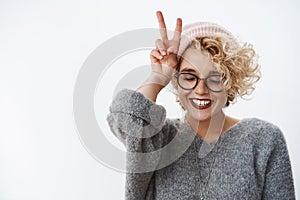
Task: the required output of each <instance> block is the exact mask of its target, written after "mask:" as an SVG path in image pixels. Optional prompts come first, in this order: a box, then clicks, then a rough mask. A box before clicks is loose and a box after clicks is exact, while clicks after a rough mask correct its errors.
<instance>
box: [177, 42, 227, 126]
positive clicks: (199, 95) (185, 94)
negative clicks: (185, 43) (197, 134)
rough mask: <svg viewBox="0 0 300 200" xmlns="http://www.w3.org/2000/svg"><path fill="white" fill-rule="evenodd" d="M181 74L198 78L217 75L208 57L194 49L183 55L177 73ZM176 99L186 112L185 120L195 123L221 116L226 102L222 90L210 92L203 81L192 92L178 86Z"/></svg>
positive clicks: (224, 93) (225, 95) (225, 96)
mask: <svg viewBox="0 0 300 200" xmlns="http://www.w3.org/2000/svg"><path fill="white" fill-rule="evenodd" d="M181 72H189V73H191V74H194V75H196V76H197V77H199V78H206V77H208V76H209V75H212V74H218V72H217V70H216V67H215V66H214V65H213V62H212V61H211V60H210V58H209V56H208V55H205V54H203V53H202V52H201V50H197V49H194V48H189V49H187V50H186V52H185V53H184V59H183V60H182V63H181V65H180V70H179V73H181ZM178 97H179V100H180V102H181V104H182V106H183V107H184V109H185V110H186V111H187V116H186V117H187V119H189V120H196V121H207V120H210V119H211V117H212V116H214V115H218V114H222V113H223V111H222V108H223V107H224V106H225V104H226V102H227V94H226V92H225V91H224V90H223V91H221V92H212V91H210V90H209V89H208V88H207V87H206V85H205V82H204V80H199V81H198V85H197V86H196V87H195V88H194V89H193V90H185V89H182V88H181V87H179V86H178Z"/></svg>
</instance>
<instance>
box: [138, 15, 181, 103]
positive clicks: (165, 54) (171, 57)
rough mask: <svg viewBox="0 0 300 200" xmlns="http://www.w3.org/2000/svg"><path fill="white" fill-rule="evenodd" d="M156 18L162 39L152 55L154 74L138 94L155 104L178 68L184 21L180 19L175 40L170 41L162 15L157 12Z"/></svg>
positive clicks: (156, 43)
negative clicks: (178, 54) (178, 53)
mask: <svg viewBox="0 0 300 200" xmlns="http://www.w3.org/2000/svg"><path fill="white" fill-rule="evenodd" d="M156 16H157V19H158V24H159V28H160V35H161V39H157V40H156V42H155V45H156V49H153V50H152V51H151V53H150V60H151V67H152V72H151V74H150V76H149V77H148V79H147V80H146V81H145V82H144V83H143V85H142V86H140V87H139V88H138V89H137V91H138V92H140V93H142V94H143V95H144V96H146V97H147V98H149V99H151V100H152V101H154V102H155V101H156V97H157V95H158V93H159V92H160V90H161V89H162V88H164V87H165V86H166V85H167V84H168V83H169V82H170V80H171V78H172V75H173V72H174V70H175V68H176V66H177V52H178V49H179V44H180V38H181V31H182V20H181V19H180V18H178V19H177V22H176V28H175V33H174V35H173V38H172V39H168V34H167V28H166V24H165V20H164V17H163V15H162V13H161V12H160V11H157V12H156Z"/></svg>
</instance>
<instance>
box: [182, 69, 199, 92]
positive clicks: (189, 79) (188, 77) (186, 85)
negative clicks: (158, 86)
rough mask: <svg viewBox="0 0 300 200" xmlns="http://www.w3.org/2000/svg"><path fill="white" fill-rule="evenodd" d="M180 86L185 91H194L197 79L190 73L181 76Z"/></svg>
mask: <svg viewBox="0 0 300 200" xmlns="http://www.w3.org/2000/svg"><path fill="white" fill-rule="evenodd" d="M178 84H179V86H180V87H182V88H183V89H187V90H190V89H193V87H194V86H195V85H196V84H197V77H196V76H195V75H193V74H188V73H182V74H179V77H178Z"/></svg>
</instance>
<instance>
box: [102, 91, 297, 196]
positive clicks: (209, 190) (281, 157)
mask: <svg viewBox="0 0 300 200" xmlns="http://www.w3.org/2000/svg"><path fill="white" fill-rule="evenodd" d="M107 120H108V123H109V125H110V128H111V130H112V132H113V133H114V134H115V135H116V137H118V139H119V140H120V141H122V143H123V144H124V145H125V147H126V149H127V154H128V156H127V160H126V162H127V163H126V165H127V169H128V171H127V173H126V190H125V199H128V200H144V199H146V200H154V199H157V200H175V199H176V200H177V199H180V200H185V199H189V200H192V199H200V197H199V195H200V193H202V194H203V195H204V199H221V200H226V199H230V200H231V199H238V200H240V199H272V200H274V199H280V200H286V199H295V191H294V184H293V176H292V169H291V163H290V159H289V154H288V150H287V146H286V142H285V139H284V136H283V134H282V132H281V131H280V129H279V128H278V127H277V126H275V125H273V124H271V123H268V122H266V121H263V120H260V119H257V118H247V119H243V120H240V121H239V122H238V123H237V124H236V125H234V126H233V127H231V128H230V129H229V130H227V131H226V132H225V133H224V134H222V136H221V138H220V141H219V144H218V145H217V146H216V145H214V143H211V144H210V143H207V142H205V141H203V140H202V139H201V138H200V137H198V136H197V135H196V134H195V133H194V132H193V130H192V129H191V128H190V127H189V126H188V125H187V124H185V123H183V122H182V121H181V120H179V119H172V120H171V119H166V111H165V109H164V107H162V106H160V105H157V104H155V103H154V102H152V101H151V100H149V99H147V98H146V97H144V96H143V95H142V94H141V93H138V92H136V91H133V90H128V89H125V90H122V91H121V92H119V93H118V94H117V96H116V97H115V98H114V100H113V102H112V105H111V107H110V113H109V115H108V117H107ZM145 130H146V131H145ZM177 136H179V137H177ZM191 136H192V137H191ZM178 138H179V139H178ZM175 140H177V142H178V141H179V143H178V144H180V143H182V144H183V143H185V144H190V145H188V147H187V148H186V149H184V148H182V151H180V152H182V153H173V152H175V151H174V145H173V147H171V148H164V147H166V146H172V145H170V144H171V143H172V142H174V141H175ZM210 145H212V146H215V147H216V148H212V150H211V151H208V152H207V153H204V154H205V155H201V152H202V154H203V152H205V151H200V148H201V147H203V146H210ZM177 147H178V148H181V147H184V145H182V146H181V145H178V146H177ZM162 148H164V151H162V152H160V153H158V154H153V155H151V156H149V157H147V159H144V158H141V157H138V156H137V157H135V156H133V155H137V154H130V153H149V152H156V153H157V152H159V151H158V150H159V149H162ZM172 148H173V149H172ZM208 149H209V148H208ZM176 152H178V151H176ZM199 152H200V154H199ZM174 154H176V155H174ZM171 158H176V159H174V162H172V163H171V164H169V165H167V166H164V164H165V163H164V161H165V160H170V159H171ZM147 165H149V166H150V165H153V166H154V167H153V170H149V171H147V172H142V171H139V166H143V167H144V168H145V166H147ZM144 168H143V169H144ZM149 168H151V167H149ZM132 169H134V170H132ZM140 170H141V169H140ZM135 171H136V172H135ZM208 177H209V178H208ZM205 185H206V186H205Z"/></svg>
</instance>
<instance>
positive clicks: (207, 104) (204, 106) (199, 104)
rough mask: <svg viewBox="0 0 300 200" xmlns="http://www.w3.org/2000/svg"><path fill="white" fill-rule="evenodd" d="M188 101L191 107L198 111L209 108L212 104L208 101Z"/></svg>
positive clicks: (195, 99) (191, 99) (194, 99)
mask: <svg viewBox="0 0 300 200" xmlns="http://www.w3.org/2000/svg"><path fill="white" fill-rule="evenodd" d="M189 100H190V102H191V104H192V106H193V107H195V108H197V109H200V110H203V109H207V108H209V107H210V106H211V104H212V102H213V101H212V100H210V99H197V98H190V99H189Z"/></svg>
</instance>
